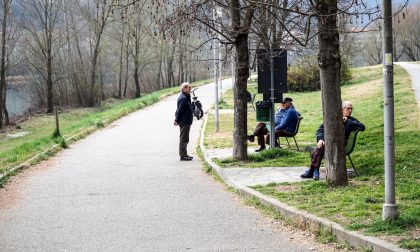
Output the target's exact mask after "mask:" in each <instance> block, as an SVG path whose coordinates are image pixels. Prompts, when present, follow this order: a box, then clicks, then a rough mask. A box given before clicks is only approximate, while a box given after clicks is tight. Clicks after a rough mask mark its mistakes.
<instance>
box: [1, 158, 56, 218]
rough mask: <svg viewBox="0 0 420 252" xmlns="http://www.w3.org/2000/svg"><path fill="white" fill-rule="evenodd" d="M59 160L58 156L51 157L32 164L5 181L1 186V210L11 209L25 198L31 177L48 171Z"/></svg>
mask: <svg viewBox="0 0 420 252" xmlns="http://www.w3.org/2000/svg"><path fill="white" fill-rule="evenodd" d="M56 162H57V157H51V158H49V159H48V160H45V161H43V162H41V163H39V164H37V165H34V166H30V167H29V168H27V169H24V170H22V171H21V172H19V173H18V174H17V175H15V176H12V177H11V178H9V180H8V181H7V182H6V183H5V185H4V186H3V188H0V210H1V209H9V208H12V207H14V206H16V204H18V203H19V201H20V200H22V199H23V198H24V196H25V195H24V192H25V188H26V186H27V185H28V183H29V180H30V178H32V177H33V176H34V175H37V174H39V173H42V172H45V171H47V170H48V169H49V168H51V167H52V166H53V165H54V164H56Z"/></svg>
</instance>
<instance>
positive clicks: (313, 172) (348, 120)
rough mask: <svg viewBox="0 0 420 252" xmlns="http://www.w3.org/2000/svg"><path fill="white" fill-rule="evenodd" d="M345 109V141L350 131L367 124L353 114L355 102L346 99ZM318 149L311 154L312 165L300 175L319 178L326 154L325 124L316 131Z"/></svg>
mask: <svg viewBox="0 0 420 252" xmlns="http://www.w3.org/2000/svg"><path fill="white" fill-rule="evenodd" d="M342 109H343V124H344V130H345V135H344V136H345V141H346V142H347V139H348V138H349V136H350V132H352V131H354V130H356V129H359V130H360V131H364V130H365V125H364V124H363V123H361V122H359V121H358V120H357V119H356V118H354V117H352V116H351V113H352V112H353V104H352V102H351V101H344V102H343V104H342ZM316 141H317V144H316V149H315V151H314V152H313V153H312V154H311V166H310V167H309V169H308V170H307V171H305V173H303V174H302V175H300V177H301V178H312V177H313V178H314V179H315V180H318V179H319V167H320V166H321V161H322V159H323V158H324V154H325V141H324V124H321V126H320V127H319V128H318V130H317V131H316Z"/></svg>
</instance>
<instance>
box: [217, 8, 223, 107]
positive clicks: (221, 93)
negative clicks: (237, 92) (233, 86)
mask: <svg viewBox="0 0 420 252" xmlns="http://www.w3.org/2000/svg"><path fill="white" fill-rule="evenodd" d="M218 18H219V22H220V25H219V27H220V30H221V28H222V27H221V26H222V25H221V23H222V20H223V17H222V12H220V13H219V15H218ZM217 37H218V38H219V49H218V50H219V60H221V59H222V49H221V48H220V47H221V44H220V40H221V35H220V33H219V34H217ZM222 74H223V70H222V64H219V82H220V89H219V90H220V101H223V90H222V89H223V88H222V82H223V80H222Z"/></svg>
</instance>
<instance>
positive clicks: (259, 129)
mask: <svg viewBox="0 0 420 252" xmlns="http://www.w3.org/2000/svg"><path fill="white" fill-rule="evenodd" d="M267 134H268V129H267V126H266V125H265V123H258V124H257V126H256V127H255V130H254V133H253V135H254V136H256V137H257V139H258V145H261V146H263V147H265V142H264V136H265V135H267Z"/></svg>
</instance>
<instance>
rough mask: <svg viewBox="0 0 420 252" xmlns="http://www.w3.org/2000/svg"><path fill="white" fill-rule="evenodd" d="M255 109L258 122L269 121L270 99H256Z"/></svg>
mask: <svg viewBox="0 0 420 252" xmlns="http://www.w3.org/2000/svg"><path fill="white" fill-rule="evenodd" d="M255 107H256V111H257V121H259V122H269V121H270V107H271V101H270V100H265V101H258V102H257V103H255Z"/></svg>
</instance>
